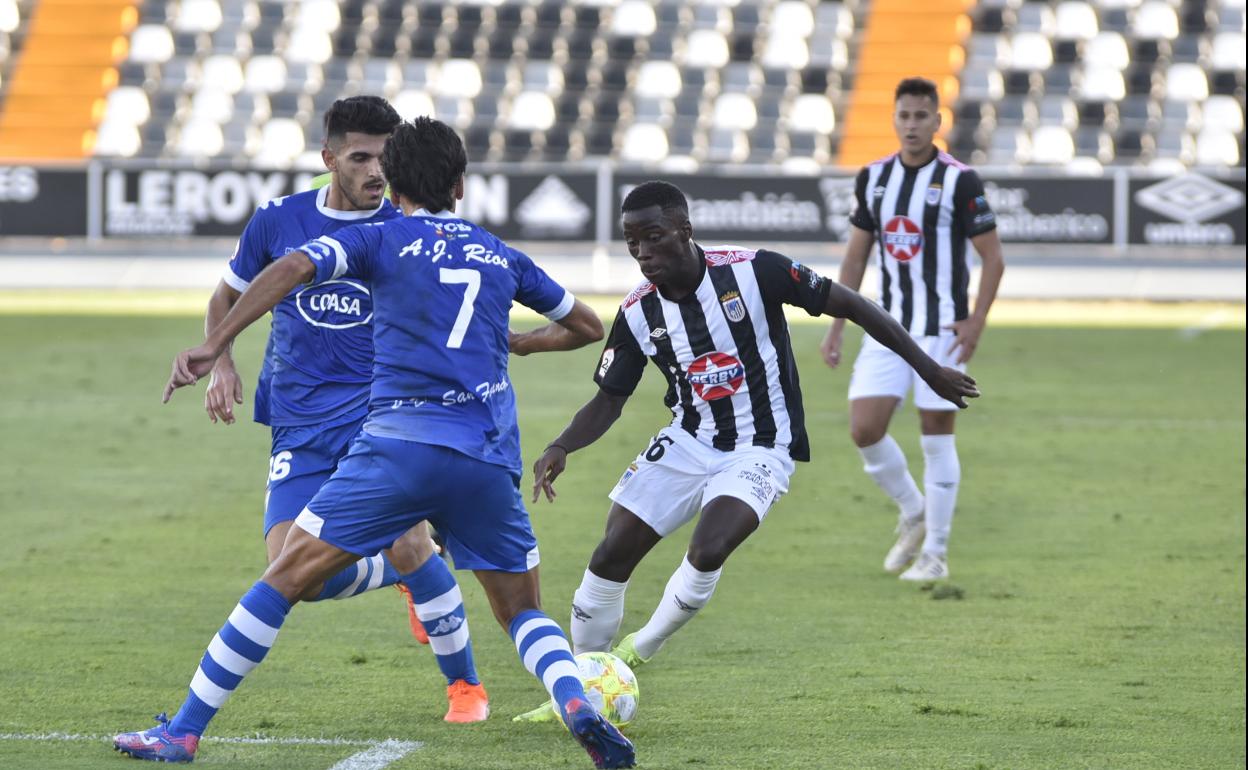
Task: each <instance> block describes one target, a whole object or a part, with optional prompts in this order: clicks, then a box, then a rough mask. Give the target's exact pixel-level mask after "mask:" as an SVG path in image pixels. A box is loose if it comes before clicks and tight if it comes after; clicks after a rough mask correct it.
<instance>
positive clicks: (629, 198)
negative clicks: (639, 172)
mask: <svg viewBox="0 0 1248 770" xmlns="http://www.w3.org/2000/svg"><path fill="white" fill-rule="evenodd" d="M651 206H658V207H659V209H660V210H662V211H664V212H667V211H673V210H675V211H679V212H680V213H681V214H683V215H684V217H685V218H686V219H688V218H689V201H688V200H687V199H686V198H685V194H684V193H683V192H681V191H680V188H679V187H677V186H676V185H674V184H672V183H670V182H660V181H651V182H642V183H641V184H639V185H637V186H636V187H634V188H633V189H632V190H630V191H629V193H628V195H626V196H624V202H623V203H621V204H620V212H621V213H623V212H626V211H640V210H641V209H648V208H650V207H651Z"/></svg>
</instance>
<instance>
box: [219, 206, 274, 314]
mask: <svg viewBox="0 0 1248 770" xmlns="http://www.w3.org/2000/svg"><path fill="white" fill-rule="evenodd" d="M273 204H274V202H273V201H269V202H267V203H265V204H264V205H262V206H261V207H260V208H258V209H256V213H255V214H252V216H251V220H250V221H249V222H248V223H247V227H245V228H244V229H243V235H242V237H241V238H239V239H238V247H237V248H236V249H235V250H234V256H233V257H231V258H230V265H229V267H228V268H226V271H225V275H224V276H223V279H224V280H225V282H226V283H227V284H228V285H229V286H230V287H231V288H233V289H234V290H236V291H240V292H242V291H247V287H248V286H250V285H251V282H252V281H254V280H255V279H256V276H257V275H260V271H262V270H264V269H265V268H266V267H268V266H269V263H270V262H272V261H273V256H272V251H273V249H272V243H273V220H272V216H271V214H272V211H271V207H272V206H273Z"/></svg>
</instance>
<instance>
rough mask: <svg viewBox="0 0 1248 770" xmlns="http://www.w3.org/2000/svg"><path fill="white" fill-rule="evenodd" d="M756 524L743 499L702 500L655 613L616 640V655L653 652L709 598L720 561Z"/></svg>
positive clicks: (640, 657) (638, 657)
mask: <svg viewBox="0 0 1248 770" xmlns="http://www.w3.org/2000/svg"><path fill="white" fill-rule="evenodd" d="M756 529H758V514H757V513H755V512H754V509H753V508H751V507H750V506H749V505H748V504H747V503H745V502H744V501H743V500H739V499H737V498H735V497H728V496H721V497H716V498H715V499H713V500H711V501H710V502H709V503H707V504H706V506H705V507H704V508H703V509H702V515H701V517H700V518H699V519H698V523H697V526H695V527H694V530H693V536H692V537H691V538H690V539H689V551H688V553H686V554H685V558H684V560H683V561H682V562H681V564H680V567H678V568H677V570H676V572H674V573H673V574H672V577H671V579H670V580H668V581H667V587H666V588H665V589H663V599H662V600H661V601H660V602H659V605H658V607H656V608H655V610H654V614H653V615H651V616H650V620H649V621H648V622H647V623H646V625H644V626H642V628H641V630H639V631H637V633H635V634H629V635H628V636H627V637H625V638H624V639H623V640H622V641H621V642H620V645H619V646H618V647H617V648H616V649H615V650H614V652H615V654H616V655H617V656H619V657H620V658H621V659H623V660H624V662H625V663H627V664H628V665H629V666H638V665H641V664H643V663H646V662H647V661H649V660H650V658H652V657H654V654H655V653H657V652H658V651H659V648H661V647H662V646H663V644H664V642H666V641H667V640H668V639H669V638H671V636H672V635H673V634H675V633H676V632H677V631H679V630H680V629H681V628H682V627H683V626H684V625H685V624H686V623H688V622H689V621H690V620H693V616H694V615H696V614H697V613H698V610H700V609H702V608H703V607H705V606H706V603H707V602H709V601H710V600H711V596H712V594H714V593H715V585H716V584H717V583H718V582H719V576H720V573H721V571H722V569H723V566H724V562H725V561H727V560H728V557H729V556H730V555H731V554H732V552H733V551H735V550H736V549H737V547H738V546H739V545H741V544H742V543H743V542H745V539H746V538H748V537H749V536H750V535H751V534H753V532H754V531H755V530H756Z"/></svg>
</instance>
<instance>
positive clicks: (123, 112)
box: [104, 86, 152, 126]
mask: <svg viewBox="0 0 1248 770" xmlns="http://www.w3.org/2000/svg"><path fill="white" fill-rule="evenodd" d="M151 116H152V107H151V104H150V102H149V101H148V98H147V92H145V91H144V90H143V89H142V88H139V87H137V86H119V87H117V88H114V89H113V90H112V92H111V93H109V95H108V99H107V101H106V102H105V107H104V120H105V122H111V123H129V124H130V125H132V126H141V125H143V124H144V123H146V122H147V121H148V119H149V118H151Z"/></svg>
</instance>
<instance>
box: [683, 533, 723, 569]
mask: <svg viewBox="0 0 1248 770" xmlns="http://www.w3.org/2000/svg"><path fill="white" fill-rule="evenodd" d="M730 553H732V549H731V547H729V545H728V543H727V542H725V541H723V540H718V539H715V540H712V541H710V542H707V543H690V544H689V551H688V552H687V553H686V555H685V558H687V559H688V560H689V563H690V564H691V565H693V568H694V569H696V570H697V571H698V572H714V571H715V570H717V569H719V568H720V567H722V566H724V562H726V561H728V555H729V554H730Z"/></svg>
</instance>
